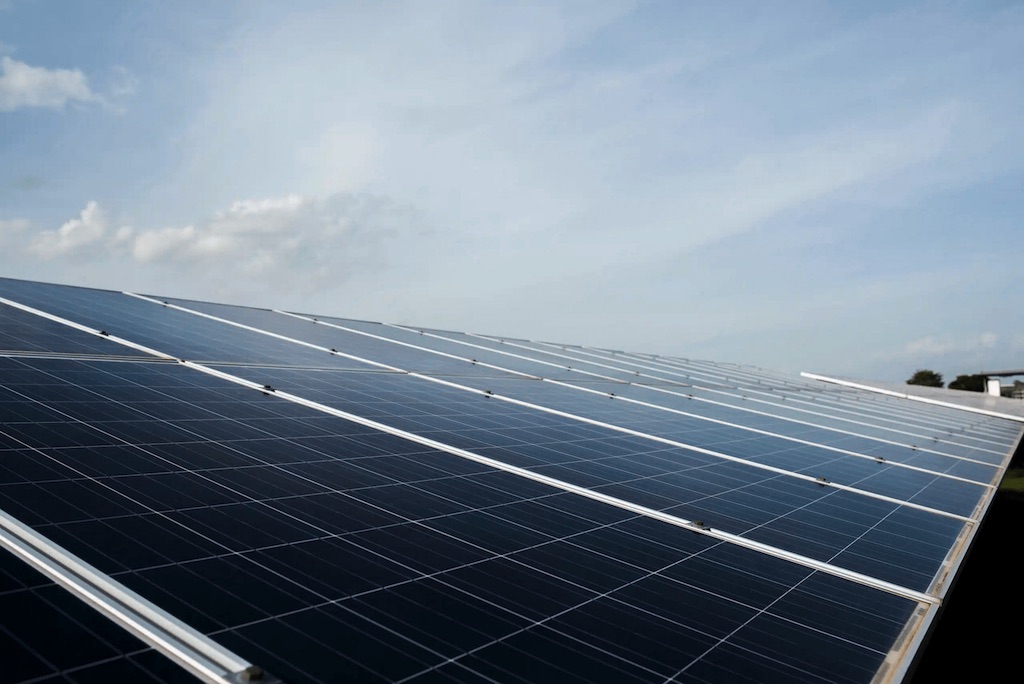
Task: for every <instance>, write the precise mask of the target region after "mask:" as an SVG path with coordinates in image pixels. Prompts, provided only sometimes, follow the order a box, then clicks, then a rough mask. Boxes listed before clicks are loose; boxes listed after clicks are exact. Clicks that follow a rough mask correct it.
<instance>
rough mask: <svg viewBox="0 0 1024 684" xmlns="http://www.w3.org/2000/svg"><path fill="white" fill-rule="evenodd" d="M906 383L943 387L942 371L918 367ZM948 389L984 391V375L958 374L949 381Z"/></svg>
mask: <svg viewBox="0 0 1024 684" xmlns="http://www.w3.org/2000/svg"><path fill="white" fill-rule="evenodd" d="M907 384H908V385H924V386H925V387H944V386H945V385H944V383H943V380H942V373H937V372H935V371H933V370H929V369H927V368H920V369H918V370H916V371H915V372H914V374H913V375H911V376H910V379H908V380H907ZM949 389H958V390H967V391H968V392H984V391H985V376H984V375H978V374H976V373H975V374H972V375H958V376H956V379H955V380H952V381H950V383H949Z"/></svg>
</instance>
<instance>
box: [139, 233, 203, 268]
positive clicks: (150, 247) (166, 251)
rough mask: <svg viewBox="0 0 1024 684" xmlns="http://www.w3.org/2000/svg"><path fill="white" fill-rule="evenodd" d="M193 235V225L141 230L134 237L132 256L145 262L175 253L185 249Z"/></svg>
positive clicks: (193, 237)
mask: <svg viewBox="0 0 1024 684" xmlns="http://www.w3.org/2000/svg"><path fill="white" fill-rule="evenodd" d="M195 235H196V229H195V226H184V227H182V228H160V229H157V230H147V231H143V232H141V233H139V234H138V235H137V236H136V237H135V242H134V244H133V246H132V256H133V257H134V258H135V260H136V261H138V262H140V263H146V262H149V261H154V260H156V259H160V258H163V257H165V256H167V255H175V254H176V253H178V252H179V251H180V250H182V249H187V247H188V246H189V245H190V244H191V243H192V241H193V240H194V239H195ZM128 237H129V238H130V236H128Z"/></svg>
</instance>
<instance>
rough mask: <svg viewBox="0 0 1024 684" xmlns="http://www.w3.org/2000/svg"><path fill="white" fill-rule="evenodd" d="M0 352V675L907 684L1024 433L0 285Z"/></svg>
mask: <svg viewBox="0 0 1024 684" xmlns="http://www.w3.org/2000/svg"><path fill="white" fill-rule="evenodd" d="M0 349H2V351H0V545H2V546H4V547H5V548H7V549H8V550H9V551H12V552H13V554H10V553H7V552H0V646H2V651H3V653H4V656H5V658H4V663H3V668H4V672H3V677H4V681H16V682H22V681H24V682H35V681H40V682H42V681H69V682H93V681H100V680H103V681H110V680H111V679H117V678H118V677H124V678H132V679H143V680H144V679H147V678H148V679H152V680H154V681H165V682H177V681H195V679H194V677H199V678H200V679H206V680H208V681H238V680H239V678H244V677H249V678H251V679H257V678H259V679H262V680H263V681H275V680H277V679H279V680H280V681H284V682H290V683H298V682H339V681H391V682H416V683H417V684H422V683H426V682H478V681H493V682H541V681H558V682H573V681H579V682H594V681H615V682H759V683H764V682H787V683H788V682H873V681H876V682H883V681H900V680H901V679H902V678H903V677H905V676H906V674H907V672H908V668H909V667H910V665H911V662H912V659H913V657H914V655H915V654H916V653H917V651H918V650H919V647H920V644H921V642H922V640H923V638H924V636H925V634H926V632H927V630H928V628H929V627H930V625H931V623H932V621H933V620H934V617H935V615H936V612H937V610H938V608H939V606H940V605H941V603H942V600H943V598H944V597H945V594H946V591H947V589H948V587H949V583H950V580H951V578H952V577H953V576H954V574H955V572H956V570H957V568H958V566H959V564H960V562H961V560H962V559H963V557H964V555H965V553H966V551H967V548H968V547H969V544H970V541H971V539H972V538H973V535H974V531H975V529H976V528H977V526H978V523H979V521H980V520H981V519H982V518H983V516H984V513H985V511H986V509H987V507H988V504H989V502H990V501H991V498H992V494H993V492H994V487H995V486H996V485H997V484H998V482H999V480H1000V478H1001V477H1002V473H1003V471H1004V470H1005V468H1006V466H1007V464H1008V462H1009V459H1010V456H1011V455H1012V453H1013V450H1014V449H1015V448H1016V445H1017V444H1018V443H1019V441H1020V438H1021V423H1020V422H1015V421H1013V420H1009V419H1005V418H1000V417H995V416H991V415H985V414H982V413H977V412H967V411H960V410H956V409H953V408H948V407H941V406H929V405H923V404H915V403H913V402H908V401H905V400H901V399H899V398H894V397H889V396H884V395H878V394H872V393H869V392H864V391H860V390H856V389H849V388H844V387H838V386H830V385H825V384H823V383H820V382H812V381H807V380H803V379H800V378H795V377H789V376H784V375H780V374H776V373H770V372H767V371H764V370H762V369H759V368H755V367H751V366H740V365H735V364H719V363H711V362H706V361H694V360H687V359H681V358H672V357H665V356H655V355H645V354H633V353H626V352H620V351H611V350H602V349H591V348H584V347H579V346H568V345H554V344H548V343H539V342H531V341H528V340H519V339H507V338H505V339H499V338H495V337H488V336H481V335H470V334H463V333H454V332H447V331H440V330H431V329H413V328H409V327H403V326H393V325H384V324H379V323H368V322H364V321H353V320H346V319H338V318H328V317H322V316H321V317H313V316H309V315H303V314H294V313H285V312H277V311H269V310H262V309H252V308H244V307H237V306H227V305H220V304H210V303H203V302H193V301H184V300H175V299H167V298H153V297H146V296H140V295H131V294H127V293H117V292H109V291H101V290H90V289H84V288H72V287H65V286H57V285H48V284H41V283H33V282H25V281H15V280H6V279H0ZM30 566H31V568H35V569H31V568H30ZM57 585H59V586H57ZM66 589H67V590H70V591H71V593H68V591H65V590H66ZM72 594H74V596H73V595H72ZM76 597H77V598H76ZM83 601H84V602H83ZM55 634H59V635H60V637H59V638H54V636H53V635H55ZM254 665H255V666H257V667H258V668H260V669H261V670H262V673H261V672H260V671H259V670H256V669H253V666H254ZM129 673H130V674H129Z"/></svg>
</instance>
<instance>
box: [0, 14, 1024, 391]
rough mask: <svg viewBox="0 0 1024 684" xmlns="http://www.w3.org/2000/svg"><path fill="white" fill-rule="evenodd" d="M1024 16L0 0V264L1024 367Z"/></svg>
mask: <svg viewBox="0 0 1024 684" xmlns="http://www.w3.org/2000/svg"><path fill="white" fill-rule="evenodd" d="M1022 64H1024V3H1019V2H1012V1H1006V2H997V1H988V2H986V1H984V0H973V1H964V2H941V1H939V2H934V1H933V2H919V3H916V2H867V1H866V2H856V3H822V2H801V1H800V0H794V1H792V2H779V3H766V2H746V3H745V2H730V3H721V2H696V1H695V2H683V1H681V0H665V1H662V2H658V1H651V2H643V1H640V2H629V1H625V0H624V1H618V0H615V1H605V0H586V1H583V2H557V1H552V0H546V1H543V2H528V1H523V2H515V3H504V2H484V1H479V2H470V1H450V0H431V1H430V2H413V1H409V2H391V1H387V0H385V1H381V2H371V1H369V0H364V1H350V2H301V1H300V2H294V3H280V2H258V1H255V0H254V1H247V2H237V3H232V2H227V1H225V2H214V3H211V2H191V1H189V0H181V1H176V2H145V1H134V0H132V1H129V0H110V1H107V2H101V3H99V2H98V3H86V2H59V1H58V2H42V1H41V0H0V275H2V276H6V277H13V278H24V279H31V280H41V281H47V282H54V283H64V284H70V285H81V286H90V287H100V288H107V289H115V290H126V291H133V292H142V293H150V294H158V295H166V296H175V297H185V298H193V299H202V300H210V301H219V302H227V303H237V304H248V305H253V306H261V307H267V308H271V307H273V308H282V309H288V310H293V311H301V312H311V313H318V314H323V315H336V316H342V317H348V318H358V319H364V320H375V321H385V322H390V323H401V324H410V325H420V326H425V327H432V328H442V329H450V330H460V331H469V332H479V333H488V334H495V335H507V336H511V337H521V338H529V339H540V340H547V341H554V342H566V343H576V344H585V345H590V346H598V347H607V348H614V349H626V350H630V351H641V352H650V353H658V354H670V355H674V356H681V357H687V358H698V359H710V360H715V361H731V362H741V363H750V364H756V365H759V366H762V367H765V368H770V369H776V370H782V371H811V372H816V373H823V374H834V375H843V376H850V377H858V378H864V379H879V380H896V381H900V380H904V379H906V378H908V377H909V376H910V375H911V374H912V373H913V372H914V371H915V370H916V369H918V368H929V369H933V370H936V371H939V372H941V373H943V374H944V375H945V376H946V378H947V380H951V379H953V377H955V376H956V375H958V374H962V373H964V374H966V373H974V372H977V371H979V370H997V369H1002V368H1021V367H1024V311H1022V304H1024V226H1022V225H1021V217H1022V216H1024V127H1022V125H1021V122H1022V121H1024V77H1022V73H1024V72H1022V67H1021V65H1022Z"/></svg>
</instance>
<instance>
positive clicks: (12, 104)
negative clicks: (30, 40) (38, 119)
mask: <svg viewBox="0 0 1024 684" xmlns="http://www.w3.org/2000/svg"><path fill="white" fill-rule="evenodd" d="M95 99H96V96H95V95H94V94H93V92H92V91H91V90H90V89H89V83H88V80H87V79H86V77H85V74H83V73H82V72H81V71H79V70H78V69H46V68H44V67H36V66H30V65H28V64H26V63H25V62H19V61H18V60H16V59H12V58H10V57H6V56H5V57H2V58H0V112H10V111H14V110H15V109H20V108H22V107H50V108H53V109H57V108H60V107H63V106H64V105H65V104H67V103H68V102H69V101H73V100H76V101H80V102H89V101H92V100H95Z"/></svg>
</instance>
